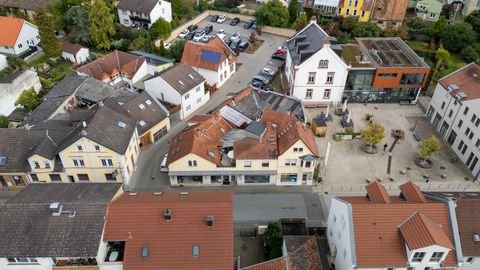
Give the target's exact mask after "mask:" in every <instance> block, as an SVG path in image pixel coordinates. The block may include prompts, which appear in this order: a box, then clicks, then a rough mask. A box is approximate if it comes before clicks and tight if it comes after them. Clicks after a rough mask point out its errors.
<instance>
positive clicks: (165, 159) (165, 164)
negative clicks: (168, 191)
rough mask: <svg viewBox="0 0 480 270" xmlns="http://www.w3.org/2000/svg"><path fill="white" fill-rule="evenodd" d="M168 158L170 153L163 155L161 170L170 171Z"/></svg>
mask: <svg viewBox="0 0 480 270" xmlns="http://www.w3.org/2000/svg"><path fill="white" fill-rule="evenodd" d="M167 158H168V153H167V154H165V156H163V157H162V159H161V163H160V171H161V172H168V167H167Z"/></svg>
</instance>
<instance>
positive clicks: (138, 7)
mask: <svg viewBox="0 0 480 270" xmlns="http://www.w3.org/2000/svg"><path fill="white" fill-rule="evenodd" d="M156 4H158V0H121V1H120V3H118V5H117V8H118V9H121V10H130V11H135V12H141V13H146V14H150V12H151V11H152V9H153V8H154V7H155V5H156Z"/></svg>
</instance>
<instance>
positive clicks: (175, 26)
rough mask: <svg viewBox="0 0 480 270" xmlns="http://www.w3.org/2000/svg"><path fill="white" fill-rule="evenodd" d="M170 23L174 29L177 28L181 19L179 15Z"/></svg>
mask: <svg viewBox="0 0 480 270" xmlns="http://www.w3.org/2000/svg"><path fill="white" fill-rule="evenodd" d="M170 25H171V26H172V29H175V28H177V27H178V26H179V25H180V20H179V19H178V17H177V16H175V17H174V18H173V20H172V21H171V22H170Z"/></svg>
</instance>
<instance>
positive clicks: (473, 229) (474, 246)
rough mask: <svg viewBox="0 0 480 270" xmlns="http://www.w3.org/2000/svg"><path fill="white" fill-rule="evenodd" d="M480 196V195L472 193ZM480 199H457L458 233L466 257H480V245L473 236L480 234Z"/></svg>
mask: <svg viewBox="0 0 480 270" xmlns="http://www.w3.org/2000/svg"><path fill="white" fill-rule="evenodd" d="M471 194H477V196H480V193H471ZM479 205H480V199H477V198H471V197H463V198H458V199H457V207H456V208H455V212H456V214H457V223H458V231H459V233H460V243H461V245H462V253H463V255H464V256H474V257H479V256H480V244H479V243H478V242H475V241H474V240H473V235H475V234H479V233H480V225H479V224H480V207H478V206H479Z"/></svg>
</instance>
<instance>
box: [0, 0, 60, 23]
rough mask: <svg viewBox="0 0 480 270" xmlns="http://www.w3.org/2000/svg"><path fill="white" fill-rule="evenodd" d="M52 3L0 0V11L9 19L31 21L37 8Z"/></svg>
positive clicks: (47, 1)
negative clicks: (9, 17) (15, 18)
mask: <svg viewBox="0 0 480 270" xmlns="http://www.w3.org/2000/svg"><path fill="white" fill-rule="evenodd" d="M52 2H54V1H53V0H30V1H18V0H0V9H3V11H5V13H7V14H8V15H9V16H11V17H17V18H24V17H25V18H27V19H28V18H29V19H32V18H33V16H34V15H35V9H37V7H45V6H46V5H48V4H50V3H52Z"/></svg>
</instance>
